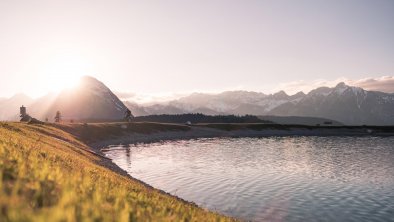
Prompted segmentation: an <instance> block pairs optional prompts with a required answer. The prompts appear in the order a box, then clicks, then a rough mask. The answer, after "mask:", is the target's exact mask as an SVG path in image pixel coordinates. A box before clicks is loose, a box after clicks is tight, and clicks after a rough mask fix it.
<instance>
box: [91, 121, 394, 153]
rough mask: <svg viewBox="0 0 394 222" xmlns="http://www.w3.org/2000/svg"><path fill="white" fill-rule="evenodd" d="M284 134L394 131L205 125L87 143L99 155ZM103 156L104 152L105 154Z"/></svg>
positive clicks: (361, 134)
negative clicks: (131, 147)
mask: <svg viewBox="0 0 394 222" xmlns="http://www.w3.org/2000/svg"><path fill="white" fill-rule="evenodd" d="M287 136H295V137H301V136H322V137H324V136H353V137H364V136H382V137H386V136H394V130H392V129H390V130H389V131H384V130H380V129H376V127H361V126H360V127H346V126H344V127H332V128H309V127H305V128H304V127H300V126H290V127H289V128H287V129H264V130H251V129H237V130H229V131H227V130H222V129H215V128H209V127H206V126H191V127H190V130H187V131H159V132H153V133H127V134H126V135H119V136H116V137H115V138H107V139H104V140H101V141H96V142H93V143H89V144H88V145H89V146H90V147H91V148H92V149H93V150H94V151H95V152H97V153H99V154H100V155H104V154H103V152H102V151H101V150H102V149H104V148H106V147H108V146H111V145H128V144H136V143H154V142H160V141H176V140H189V139H199V138H248V137H249V138H260V137H261V138H263V137H287ZM104 156H105V155H104Z"/></svg>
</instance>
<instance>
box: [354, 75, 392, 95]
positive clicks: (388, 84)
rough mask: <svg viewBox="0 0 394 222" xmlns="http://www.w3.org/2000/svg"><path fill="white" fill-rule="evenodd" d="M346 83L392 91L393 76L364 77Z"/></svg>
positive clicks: (368, 88) (370, 88) (373, 89)
mask: <svg viewBox="0 0 394 222" xmlns="http://www.w3.org/2000/svg"><path fill="white" fill-rule="evenodd" d="M348 84H349V85H354V86H358V87H361V88H363V89H366V90H372V91H381V92H386V93H394V76H382V77H380V78H365V79H360V80H356V81H349V82H348Z"/></svg>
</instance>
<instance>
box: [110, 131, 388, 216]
mask: <svg viewBox="0 0 394 222" xmlns="http://www.w3.org/2000/svg"><path fill="white" fill-rule="evenodd" d="M105 154H106V155H107V157H109V158H111V159H112V160H113V162H114V163H116V164H117V165H118V166H120V167H121V168H123V169H124V170H126V171H127V172H128V173H129V174H130V175H131V176H133V177H135V178H137V179H139V180H142V181H144V182H146V183H148V184H150V185H152V186H153V187H155V188H158V189H161V190H164V191H166V192H169V193H171V194H173V195H176V196H179V197H181V198H183V199H185V200H188V201H192V202H195V203H196V204H198V205H200V206H202V207H204V208H207V209H210V210H214V211H217V212H219V213H223V214H226V215H229V216H234V217H236V218H240V219H243V220H253V221H264V220H267V221H394V137H269V138H213V139H212V138H211V139H195V140H181V141H169V142H161V143H151V144H136V145H129V146H110V147H108V149H106V151H105Z"/></svg>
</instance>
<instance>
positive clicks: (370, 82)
mask: <svg viewBox="0 0 394 222" xmlns="http://www.w3.org/2000/svg"><path fill="white" fill-rule="evenodd" d="M340 82H345V83H346V84H347V85H350V86H357V87H361V88H363V89H366V90H373V91H381V92H387V93H394V76H382V77H379V78H363V79H356V80H354V79H348V78H345V77H342V78H338V79H335V80H325V79H318V80H313V81H304V80H300V81H294V82H287V83H282V84H279V86H278V87H277V88H275V91H279V90H284V91H286V92H287V93H289V94H294V93H297V92H299V91H303V92H304V93H308V92H309V91H311V90H313V89H316V88H318V87H323V86H328V87H334V86H335V85H337V84H338V83H340Z"/></svg>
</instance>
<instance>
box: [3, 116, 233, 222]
mask: <svg viewBox="0 0 394 222" xmlns="http://www.w3.org/2000/svg"><path fill="white" fill-rule="evenodd" d="M75 127H76V128H74V130H73V132H76V133H74V134H73V135H72V134H70V133H68V132H67V129H68V130H71V129H72V128H73V126H62V128H59V127H58V126H51V125H28V124H23V123H0V221H229V220H232V219H231V218H226V217H223V216H221V215H218V214H215V213H211V212H208V211H206V210H203V209H201V208H199V207H197V206H195V205H193V204H188V203H185V202H183V201H181V200H178V199H177V198H175V197H172V196H169V195H166V194H163V193H161V192H160V191H158V190H155V189H152V188H149V187H146V186H144V185H143V184H141V183H140V182H138V181H135V180H132V179H130V178H128V177H126V176H121V175H119V174H116V173H114V172H113V171H111V170H109V169H107V168H105V167H102V166H100V162H101V161H103V160H102V158H101V157H99V156H97V155H94V154H92V153H90V152H88V150H89V147H87V146H86V145H85V144H84V142H82V141H83V140H82V139H81V138H84V136H85V137H87V136H86V135H83V128H82V127H86V126H82V125H76V126H75ZM78 127H81V129H80V133H79V134H78V132H79V131H78ZM88 127H90V126H88ZM95 127H100V126H97V125H96V126H95ZM170 128H171V127H170ZM78 135H79V138H78ZM90 136H92V135H90ZM90 136H89V138H90ZM93 136H94V135H93ZM96 136H97V135H96ZM98 136H99V135H98ZM92 138H93V137H92Z"/></svg>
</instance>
